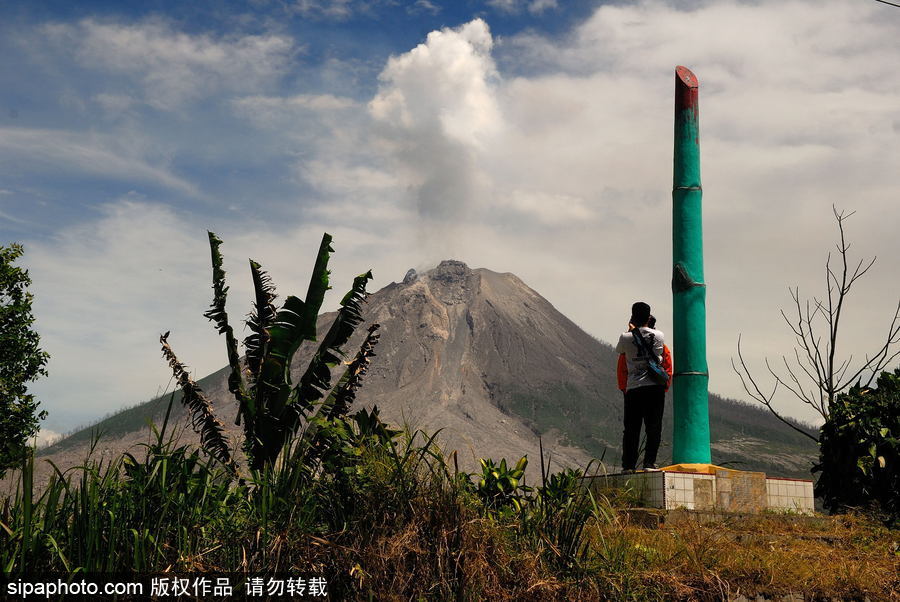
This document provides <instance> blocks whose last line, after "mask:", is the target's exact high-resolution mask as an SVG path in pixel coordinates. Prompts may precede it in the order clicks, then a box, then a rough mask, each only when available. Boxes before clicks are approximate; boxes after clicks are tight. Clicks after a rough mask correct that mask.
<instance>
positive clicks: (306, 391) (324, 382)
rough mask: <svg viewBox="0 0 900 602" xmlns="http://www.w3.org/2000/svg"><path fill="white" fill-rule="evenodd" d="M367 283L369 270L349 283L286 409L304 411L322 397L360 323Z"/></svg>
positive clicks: (369, 274)
mask: <svg viewBox="0 0 900 602" xmlns="http://www.w3.org/2000/svg"><path fill="white" fill-rule="evenodd" d="M371 279H372V271H371V270H370V271H368V272H366V273H364V274H360V275H359V276H357V277H356V278H354V279H353V287H352V288H351V289H350V291H349V292H348V293H347V294H346V295H344V298H343V299H342V300H341V308H340V310H338V315H337V317H336V318H335V319H334V322H333V323H332V324H331V328H329V329H328V333H327V334H326V335H325V336H324V337H323V339H322V342H321V343H320V344H319V348H318V350H317V351H316V354H315V355H314V356H313V358H312V360H310V362H309V366H307V368H306V372H305V373H304V374H303V376H302V377H301V379H300V382H299V383H298V384H297V386H296V387H295V388H294V390H293V392H292V394H291V399H290V405H292V406H294V405H296V406H298V408H297V409H300V410H303V411H308V410H309V409H310V408H311V407H312V404H313V402H315V401H316V400H318V399H321V398H322V397H323V396H324V393H323V391H324V390H327V389H329V388H330V386H331V368H333V367H334V366H336V365H338V364H339V363H340V361H341V357H343V355H344V352H343V350H342V349H341V347H342V346H343V345H345V344H346V343H347V341H349V340H350V337H351V336H352V335H353V332H354V330H356V327H357V326H358V325H359V324H360V323H361V322H362V313H361V312H362V303H363V301H365V298H366V295H367V293H366V284H367V283H368V281H369V280H371Z"/></svg>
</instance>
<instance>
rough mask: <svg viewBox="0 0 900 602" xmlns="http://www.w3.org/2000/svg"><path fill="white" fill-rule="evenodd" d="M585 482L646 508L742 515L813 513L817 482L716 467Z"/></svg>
mask: <svg viewBox="0 0 900 602" xmlns="http://www.w3.org/2000/svg"><path fill="white" fill-rule="evenodd" d="M586 481H587V484H588V485H589V486H590V487H591V488H592V489H593V490H595V491H598V492H599V493H612V492H616V493H620V494H621V493H625V494H626V495H628V496H633V497H634V501H635V503H636V504H637V505H639V506H643V507H646V508H660V509H665V510H674V509H677V508H685V509H688V510H708V511H716V512H736V513H743V514H754V513H759V512H763V511H765V510H770V511H776V512H794V513H798V514H812V513H813V511H814V503H813V483H812V481H809V480H804V479H784V478H778V477H767V476H766V475H765V473H762V472H748V471H742V470H730V469H726V468H718V467H714V466H713V467H710V470H709V473H708V474H700V473H696V472H681V471H677V470H668V469H665V470H661V471H655V472H636V473H633V474H621V473H620V474H610V475H603V476H594V477H587V478H586Z"/></svg>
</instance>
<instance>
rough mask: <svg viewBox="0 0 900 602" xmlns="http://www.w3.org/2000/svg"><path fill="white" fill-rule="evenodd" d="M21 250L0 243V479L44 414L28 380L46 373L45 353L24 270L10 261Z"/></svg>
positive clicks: (17, 461) (16, 460) (19, 459)
mask: <svg viewBox="0 0 900 602" xmlns="http://www.w3.org/2000/svg"><path fill="white" fill-rule="evenodd" d="M22 253H23V249H22V245H19V244H15V243H13V244H12V245H10V246H9V247H4V246H0V478H2V477H3V475H4V474H6V471H7V470H8V469H9V468H11V467H13V466H18V465H20V464H21V462H22V458H23V454H24V451H25V449H26V448H27V446H28V440H29V439H30V438H31V437H33V436H34V435H35V434H37V432H38V429H39V421H40V420H43V419H44V417H45V416H46V415H47V413H46V412H43V411H41V412H39V411H38V409H37V408H38V405H39V403H40V402H39V401H38V400H36V399H35V398H34V395H32V394H30V393H28V383H30V382H32V381H34V380H36V379H37V378H38V377H40V376H46V375H47V370H46V368H45V366H46V365H47V359H48V358H49V357H50V356H49V355H48V354H47V353H45V352H44V351H41V349H40V347H39V346H38V345H39V344H40V337H39V336H38V333H37V332H35V331H34V329H32V324H33V323H34V316H33V315H32V313H31V303H32V300H33V295H32V294H31V293H29V292H28V286H29V285H30V284H31V278H29V276H28V270H24V269H22V268H20V267H16V266H14V265H13V263H14V262H15V261H16V259H18V258H19V257H20V256H21V255H22Z"/></svg>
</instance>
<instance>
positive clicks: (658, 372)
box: [631, 328, 669, 386]
mask: <svg viewBox="0 0 900 602" xmlns="http://www.w3.org/2000/svg"><path fill="white" fill-rule="evenodd" d="M631 332H632V334H633V335H634V342H635V344H636V345H637V346H638V349H640V350H641V351H642V352H643V353H644V355H646V356H647V366H648V367H649V370H647V373H648V374H649V375H650V380H652V381H653V382H654V383H656V384H657V385H662V386H666V385H667V384H669V373H668V372H666V371H665V370H664V369H663V367H662V366H660V365H659V361H658V360H657V359H656V354H655V353H653V349H651V348H650V346H649V345H648V344H647V341H645V340H644V335H643V334H642V333H641V329H640V328H635V329H634V330H632V331H631Z"/></svg>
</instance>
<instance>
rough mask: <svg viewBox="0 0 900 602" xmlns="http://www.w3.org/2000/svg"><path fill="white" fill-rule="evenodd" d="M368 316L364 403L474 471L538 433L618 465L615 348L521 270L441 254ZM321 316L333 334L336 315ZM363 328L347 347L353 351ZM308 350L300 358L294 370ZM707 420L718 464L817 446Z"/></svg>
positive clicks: (795, 457)
mask: <svg viewBox="0 0 900 602" xmlns="http://www.w3.org/2000/svg"><path fill="white" fill-rule="evenodd" d="M364 316H365V319H366V321H367V322H370V323H371V322H377V323H379V324H380V325H381V330H380V332H381V341H380V343H379V345H378V347H377V349H376V353H377V355H376V357H375V358H374V359H373V360H372V364H371V366H370V369H369V371H368V373H367V375H366V376H365V379H364V382H363V386H362V388H361V389H360V390H359V392H358V395H357V402H356V403H357V405H359V406H366V407H371V406H373V405H377V406H378V408H379V409H380V410H381V415H382V417H383V418H384V419H386V420H387V421H388V422H391V423H394V424H404V423H406V424H408V425H409V426H410V427H412V428H413V429H417V428H418V429H423V430H424V431H426V432H428V433H429V434H431V433H434V432H435V431H437V430H438V429H441V432H440V435H439V441H440V443H441V445H442V447H443V448H444V449H445V450H446V451H450V450H454V449H455V450H458V452H459V463H460V468H463V469H470V470H471V469H474V468H475V467H476V466H477V463H478V458H494V459H497V460H499V459H500V458H502V457H505V458H507V459H510V460H516V459H518V458H519V457H521V456H523V455H528V457H529V459H530V460H531V466H532V467H534V466H537V465H538V437H539V436H540V437H541V439H542V441H543V445H544V451H545V455H548V454H549V455H552V458H553V464H554V469H558V468H559V466H560V465H578V466H582V467H583V466H584V465H586V464H587V462H588V461H589V460H590V459H591V458H601V457H603V458H604V461H605V462H606V464H607V465H610V466H612V465H615V464H616V463H617V462H618V459H619V454H620V452H619V448H620V444H621V432H622V427H621V425H622V394H621V392H619V391H618V390H617V388H616V375H615V366H616V359H617V356H616V354H615V351H614V350H613V348H612V347H611V346H610V345H608V344H606V343H603V342H601V341H598V340H597V339H595V338H593V337H592V336H590V335H589V334H587V333H586V332H584V331H583V330H581V329H580V328H579V327H578V326H576V325H575V324H574V323H573V322H572V321H571V320H569V319H568V318H566V317H565V316H564V315H562V314H561V313H560V312H559V311H557V310H556V309H555V308H554V307H553V306H552V305H551V304H550V303H549V302H548V301H547V300H546V299H544V298H543V297H541V296H540V295H539V294H538V293H537V292H535V291H534V290H532V289H531V288H529V287H528V286H527V285H526V284H525V283H524V282H522V281H521V280H520V279H519V278H517V277H516V276H515V275H513V274H510V273H498V272H493V271H491V270H487V269H483V268H481V269H470V268H469V267H468V266H466V265H465V264H464V263H462V262H459V261H452V260H450V261H443V262H441V263H440V264H439V265H438V266H437V267H436V268H434V269H432V270H429V271H427V272H425V273H422V274H416V272H415V271H414V270H410V271H409V273H407V275H406V277H405V278H404V279H403V281H402V282H393V283H391V284H389V285H387V286H386V287H384V288H382V289H381V290H379V291H378V292H375V293H373V294H372V295H370V297H369V299H368V303H367V304H366V306H365V309H364ZM321 318H322V319H321V320H320V328H321V329H325V328H327V327H328V326H329V325H330V323H331V319H332V318H333V314H325V315H323V316H322V317H321ZM364 326H365V325H361V326H360V327H359V328H358V329H357V333H356V335H355V337H354V339H352V340H351V342H350V344H349V345H348V346H347V347H346V349H347V351H348V352H352V351H353V349H355V348H356V347H358V344H359V342H361V339H362V336H363V333H364V331H365V328H364ZM310 347H311V346H310ZM310 353H311V349H307V350H305V352H304V349H301V352H300V353H298V356H297V358H295V359H296V363H295V365H294V368H295V369H296V370H297V371H298V372H299V370H300V367H301V366H305V362H306V361H308V359H309V357H310ZM187 359H188V358H185V360H187ZM226 378H227V370H226V369H222V370H220V371H218V372H216V373H214V374H212V375H210V376H209V377H207V378H205V379H203V380H202V381H201V382H200V384H201V386H202V387H203V388H204V390H205V391H207V393H208V394H209V396H210V397H211V398H212V399H213V400H214V406H215V408H216V412H217V413H218V415H219V417H220V419H221V420H222V422H224V423H225V424H226V425H227V426H228V428H229V429H232V430H233V432H234V434H235V435H237V429H238V428H239V427H235V426H233V423H234V412H235V403H234V399H233V398H232V397H231V396H230V394H229V393H228V391H227V386H226ZM163 407H164V403H163V402H162V400H154V401H151V402H147V403H146V404H142V405H140V406H137V407H135V408H131V409H129V410H127V411H125V412H123V413H121V414H118V415H115V416H112V417H111V418H109V419H107V420H106V421H105V422H104V423H101V427H105V428H106V429H107V430H108V431H110V432H112V433H114V434H116V435H120V436H122V440H121V442H120V443H119V444H113V443H108V444H107V445H116V446H117V447H119V448H121V446H122V445H123V444H124V443H126V442H127V441H129V440H131V441H135V440H138V439H139V437H140V436H139V435H137V434H136V433H135V431H138V430H139V429H143V430H146V427H145V423H146V419H147V418H148V417H154V416H158V415H159V412H160V411H161V408H163ZM710 417H711V430H712V433H713V459H714V461H715V462H716V463H719V464H722V463H727V462H732V463H734V464H733V465H734V466H735V467H738V468H744V469H756V470H765V471H766V472H768V473H770V474H773V475H784V476H806V477H808V475H809V468H810V466H811V462H812V460H813V459H814V454H815V451H816V450H815V448H814V446H813V445H811V444H810V442H809V440H807V439H806V438H804V437H803V436H801V435H799V434H797V433H795V432H794V431H792V430H791V429H790V428H788V427H787V426H785V425H784V424H781V423H780V422H778V421H777V419H775V418H774V417H772V416H771V415H770V414H768V413H767V412H766V411H764V410H762V409H760V408H758V407H755V406H751V405H748V404H744V403H741V402H736V401H732V400H725V399H722V398H720V397H718V396H716V395H711V396H710ZM157 419H158V418H157ZM666 420H667V425H666V427H665V430H664V431H663V447H662V449H661V450H660V456H661V457H660V459H661V460H662V461H666V460H667V459H668V458H670V457H671V445H670V441H671V439H670V437H671V399H669V400H667V409H666ZM129 430H130V431H131V434H126V433H127V432H128V431H129ZM87 438H88V436H87V434H86V431H82V432H80V433H75V434H73V435H72V436H71V437H69V439H68V440H63V441H60V442H59V443H57V444H55V445H54V446H52V447H50V448H48V449H47V450H46V452H45V453H49V454H54V453H57V452H60V451H62V450H63V449H65V448H66V447H71V445H72V444H74V443H77V442H78V441H79V440H80V441H82V444H83V442H84V441H85V440H86V439H87ZM144 438H146V436H145V435H144ZM532 474H534V473H532Z"/></svg>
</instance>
